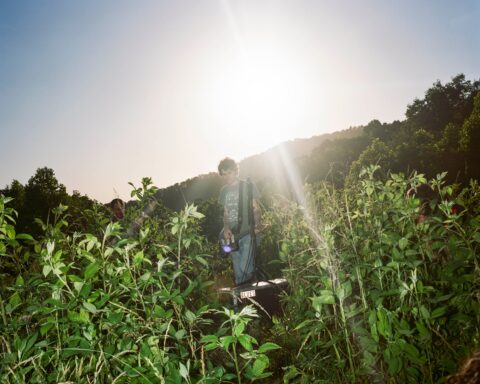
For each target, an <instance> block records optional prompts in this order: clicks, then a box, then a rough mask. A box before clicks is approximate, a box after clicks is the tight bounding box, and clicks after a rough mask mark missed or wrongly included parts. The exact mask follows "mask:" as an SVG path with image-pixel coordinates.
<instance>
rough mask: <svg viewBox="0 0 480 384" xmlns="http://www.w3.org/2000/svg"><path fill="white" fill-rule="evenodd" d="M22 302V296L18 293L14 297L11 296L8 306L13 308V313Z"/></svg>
mask: <svg viewBox="0 0 480 384" xmlns="http://www.w3.org/2000/svg"><path fill="white" fill-rule="evenodd" d="M21 302H22V299H21V298H20V295H19V294H18V292H15V293H14V294H13V295H12V296H10V300H8V304H9V305H10V307H11V311H13V310H14V309H15V308H16V307H18V306H19V305H20V304H21Z"/></svg>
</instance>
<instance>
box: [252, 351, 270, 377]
mask: <svg viewBox="0 0 480 384" xmlns="http://www.w3.org/2000/svg"><path fill="white" fill-rule="evenodd" d="M267 367H268V358H266V356H265V355H260V356H258V358H257V360H255V362H254V363H253V367H252V373H253V375H254V376H255V377H258V376H260V375H261V374H262V373H263V371H264V370H265V368H267Z"/></svg>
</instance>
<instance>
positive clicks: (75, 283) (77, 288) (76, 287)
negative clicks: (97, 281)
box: [73, 281, 84, 293]
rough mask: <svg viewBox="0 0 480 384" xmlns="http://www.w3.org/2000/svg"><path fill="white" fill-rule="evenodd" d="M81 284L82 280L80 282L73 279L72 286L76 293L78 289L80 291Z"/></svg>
mask: <svg viewBox="0 0 480 384" xmlns="http://www.w3.org/2000/svg"><path fill="white" fill-rule="evenodd" d="M83 284H84V283H83V281H82V282H79V281H75V282H74V283H73V288H75V290H76V291H77V292H78V293H80V291H81V290H82V288H83Z"/></svg>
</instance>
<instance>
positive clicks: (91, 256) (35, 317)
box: [0, 167, 480, 383]
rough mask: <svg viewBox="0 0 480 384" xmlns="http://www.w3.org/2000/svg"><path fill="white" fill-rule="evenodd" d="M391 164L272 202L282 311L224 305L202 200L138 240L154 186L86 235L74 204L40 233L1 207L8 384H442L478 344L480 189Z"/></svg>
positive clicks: (154, 222) (156, 223) (221, 265)
mask: <svg viewBox="0 0 480 384" xmlns="http://www.w3.org/2000/svg"><path fill="white" fill-rule="evenodd" d="M376 171H377V169H376V167H370V168H367V169H364V170H363V171H362V173H361V175H360V179H359V180H358V182H357V183H355V184H353V185H352V186H350V187H348V188H345V189H344V190H335V189H334V188H332V187H331V186H329V185H328V184H318V185H313V186H308V187H307V188H306V193H307V196H306V197H307V198H306V201H307V202H308V204H306V205H305V206H300V205H298V204H295V203H293V202H290V201H287V200H284V199H280V198H278V199H273V200H274V203H273V204H272V207H271V209H269V210H268V211H267V212H266V213H265V221H266V223H267V229H266V232H265V234H264V240H263V245H262V250H263V253H264V254H263V255H262V259H263V260H270V263H268V264H267V265H266V269H271V270H277V271H281V273H282V275H283V276H284V277H285V278H286V279H287V280H288V283H289V288H288V290H287V291H286V292H283V293H282V294H281V302H282V305H283V315H282V316H276V317H273V318H267V317H266V316H265V315H264V314H263V311H262V310H261V308H257V307H256V306H255V304H254V303H250V302H248V303H245V304H248V305H245V306H243V307H242V308H241V309H239V310H238V311H234V310H233V308H232V307H231V306H230V304H229V303H230V300H223V299H222V297H221V296H219V295H218V293H217V287H218V285H219V279H220V277H223V276H225V275H228V274H229V271H228V268H229V262H228V260H225V259H220V258H218V257H217V256H218V255H217V253H218V250H217V245H216V244H212V243H209V242H208V241H207V240H206V239H205V238H204V237H203V236H201V235H200V228H201V227H200V225H201V221H202V220H203V214H202V213H201V212H200V210H199V209H198V208H197V207H195V206H193V205H187V206H186V207H185V209H184V210H183V211H181V212H179V213H172V214H164V213H162V214H161V215H158V216H155V215H152V217H150V218H148V219H146V220H145V221H144V222H143V223H142V225H141V226H139V227H138V228H136V231H134V232H131V231H129V230H128V229H129V224H131V223H133V222H134V220H135V217H138V216H139V215H140V214H141V212H142V210H143V209H144V208H145V206H147V205H148V204H151V199H152V196H153V194H154V190H153V189H152V188H151V186H150V184H149V180H148V179H144V182H143V185H142V187H140V188H135V189H134V191H133V196H134V197H135V198H136V200H137V202H138V204H137V205H136V208H132V209H131V211H129V212H127V217H126V219H124V221H123V222H122V223H112V222H110V221H109V219H108V217H106V215H105V213H104V212H102V211H101V210H100V209H98V210H96V209H95V210H90V211H86V212H83V215H84V216H85V217H84V218H83V222H85V223H87V224H86V226H85V231H83V232H78V231H76V232H75V231H74V232H72V231H71V230H69V227H70V226H71V224H72V222H74V221H75V220H76V218H74V217H71V216H69V210H68V207H65V206H59V207H58V208H56V209H55V210H54V211H53V212H52V213H51V215H50V219H49V221H48V222H46V223H43V222H41V221H39V222H38V224H39V225H41V226H42V229H43V233H44V234H43V236H41V237H39V238H33V237H32V236H31V235H29V234H22V233H17V232H16V230H15V220H16V213H15V211H14V210H13V209H12V208H11V207H10V206H9V203H10V202H9V199H8V198H5V197H1V196H0V268H1V269H0V272H1V274H2V281H3V283H2V285H1V287H0V315H1V318H0V378H1V380H0V381H1V382H4V383H221V382H226V383H227V382H231V383H246V382H251V381H259V382H268V383H312V382H313V383H353V382H374V383H376V382H378V383H385V382H387V383H406V382H411V383H417V382H420V383H423V382H425V383H436V382H444V381H445V378H446V377H447V376H448V375H449V374H451V373H453V372H455V371H456V370H457V369H458V366H459V364H460V363H461V362H462V360H463V359H465V358H466V357H467V356H469V355H470V354H471V353H472V352H473V351H474V350H475V349H476V348H478V347H479V343H480V340H479V339H480V331H479V330H480V289H479V288H480V272H479V250H480V204H479V203H480V188H479V186H478V184H477V183H474V182H472V183H471V184H470V186H468V187H467V188H463V189H462V188H460V187H458V186H452V185H445V184H444V181H443V178H444V175H439V176H437V178H435V179H433V180H426V179H425V178H424V177H423V176H422V175H418V174H413V175H412V176H411V177H409V178H407V177H404V176H402V175H390V176H389V177H388V178H387V179H386V180H381V179H379V178H377V177H376ZM425 184H428V185H429V186H430V187H431V188H432V190H433V191H434V197H432V198H430V199H429V200H428V201H423V200H422V199H421V198H419V197H418V196H416V195H415V191H416V190H417V189H418V188H419V187H420V186H422V185H425ZM407 191H413V192H412V193H407ZM425 204H427V205H428V216H427V217H426V218H425V219H424V220H423V219H422V220H419V216H420V214H421V213H422V212H421V211H422V209H424V208H425ZM264 268H265V266H264ZM225 269H227V270H226V271H225ZM221 270H223V272H220V271H221Z"/></svg>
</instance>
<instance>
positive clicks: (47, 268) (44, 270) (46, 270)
mask: <svg viewBox="0 0 480 384" xmlns="http://www.w3.org/2000/svg"><path fill="white" fill-rule="evenodd" d="M50 272H52V267H51V266H50V265H44V266H43V268H42V273H43V276H45V277H47V276H48V275H49V274H50Z"/></svg>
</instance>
